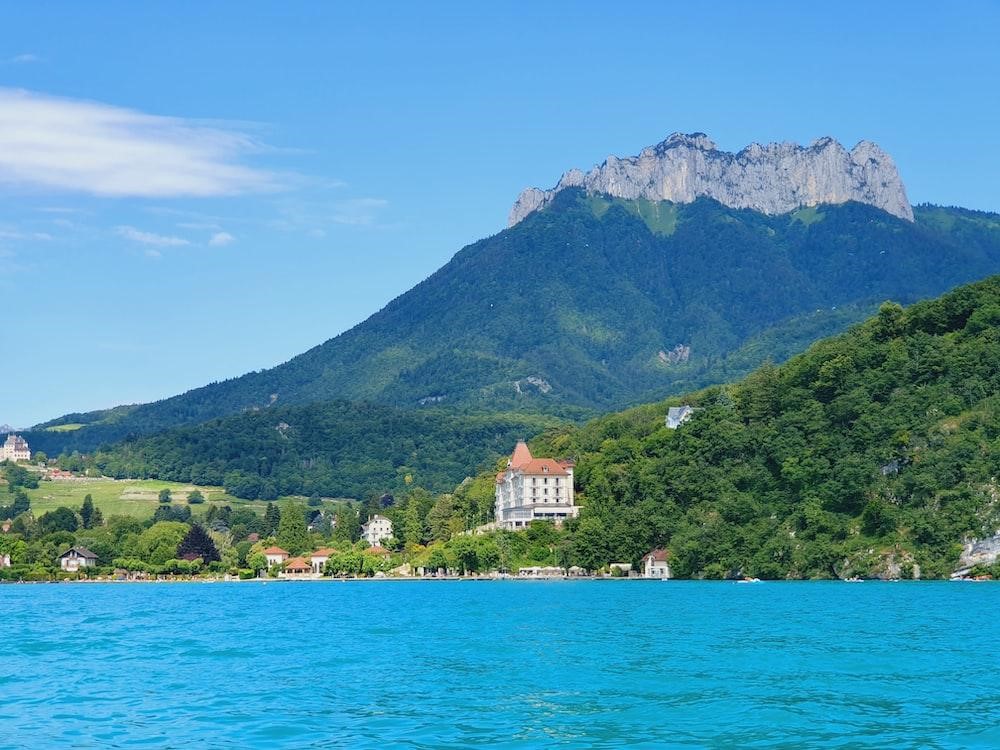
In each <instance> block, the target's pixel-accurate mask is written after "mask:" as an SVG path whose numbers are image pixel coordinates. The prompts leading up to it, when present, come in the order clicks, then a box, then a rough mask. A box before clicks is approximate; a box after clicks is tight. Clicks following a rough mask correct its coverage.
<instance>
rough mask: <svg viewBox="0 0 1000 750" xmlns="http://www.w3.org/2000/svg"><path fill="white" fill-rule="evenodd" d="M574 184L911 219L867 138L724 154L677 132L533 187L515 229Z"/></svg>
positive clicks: (782, 209) (605, 191) (603, 190)
mask: <svg viewBox="0 0 1000 750" xmlns="http://www.w3.org/2000/svg"><path fill="white" fill-rule="evenodd" d="M569 187H581V188H583V189H585V190H586V191H587V192H588V193H591V194H601V195H609V196H611V197H614V198H627V199H635V198H646V199H648V200H653V201H673V202H675V203H691V202H693V201H694V200H695V199H696V198H699V197H707V198H714V199H715V200H717V201H719V202H720V203H722V204H724V205H726V206H731V207H733V208H751V209H754V210H755V211H761V212H763V213H766V214H782V213H787V212H789V211H794V210H796V209H798V208H801V207H803V206H815V205H819V204H823V203H846V202H847V201H858V202H860V203H868V204H870V205H872V206H876V207H878V208H881V209H882V210H884V211H887V212H888V213H890V214H893V215H894V216H898V217H899V218H901V219H906V220H908V221H913V209H912V207H911V206H910V203H909V200H908V199H907V197H906V188H905V187H904V186H903V182H902V180H901V179H900V177H899V172H898V171H897V169H896V164H895V162H893V160H892V157H891V156H889V155H888V154H887V153H886V152H885V151H883V150H882V149H881V148H879V147H878V145H877V144H875V143H872V142H871V141H861V142H860V143H858V145H856V146H855V147H854V148H853V149H851V150H850V151H848V150H847V149H846V148H844V147H843V146H842V145H841V144H840V143H838V142H837V141H835V140H834V139H833V138H820V139H819V140H816V141H814V142H813V143H812V144H810V145H809V146H800V145H798V144H795V143H769V144H768V145H766V146H761V145H759V144H757V143H752V144H750V145H749V146H747V147H746V148H745V149H743V150H742V151H740V152H739V153H738V154H733V153H729V152H727V151H719V150H718V149H717V148H716V146H715V144H714V143H713V142H712V141H711V140H710V139H709V138H708V136H706V135H705V134H704V133H692V134H689V135H683V134H681V133H674V134H673V135H672V136H670V137H669V138H667V139H666V140H665V141H663V142H662V143H660V144H658V145H656V146H652V147H650V148H646V149H643V151H642V153H641V154H639V155H638V156H631V157H627V158H624V159H619V158H618V157H616V156H609V157H608V158H607V160H605V162H604V163H603V164H601V165H600V166H597V167H595V168H594V169H592V170H590V171H589V172H581V171H580V170H579V169H571V170H570V171H568V172H566V173H565V174H564V175H563V176H562V178H561V179H560V180H559V182H558V184H557V185H556V186H555V187H554V188H552V189H551V190H539V189H538V188H528V189H527V190H525V191H524V192H522V193H521V195H520V196H519V197H518V199H517V202H516V203H515V204H514V207H513V208H512V209H511V212H510V221H509V226H514V225H515V224H517V223H518V222H519V221H521V220H522V219H524V218H525V217H526V216H528V215H529V214H531V213H533V212H534V211H537V210H539V209H540V208H544V207H545V206H546V205H547V204H548V203H549V202H551V201H552V199H553V197H554V196H555V195H556V193H558V192H559V191H560V190H563V189H564V188H569Z"/></svg>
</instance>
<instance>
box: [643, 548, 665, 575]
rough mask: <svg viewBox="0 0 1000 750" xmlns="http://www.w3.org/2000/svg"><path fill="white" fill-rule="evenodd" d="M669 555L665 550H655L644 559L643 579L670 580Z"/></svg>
mask: <svg viewBox="0 0 1000 750" xmlns="http://www.w3.org/2000/svg"><path fill="white" fill-rule="evenodd" d="M669 557H670V555H669V553H668V552H667V551H666V550H665V549H654V550H653V551H652V552H647V553H646V554H645V555H644V556H643V558H642V576H643V578H670V563H669V561H668V558H669Z"/></svg>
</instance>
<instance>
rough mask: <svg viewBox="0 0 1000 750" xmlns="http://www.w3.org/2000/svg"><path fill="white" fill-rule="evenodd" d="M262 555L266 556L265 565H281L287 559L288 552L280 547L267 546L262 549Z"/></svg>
mask: <svg viewBox="0 0 1000 750" xmlns="http://www.w3.org/2000/svg"><path fill="white" fill-rule="evenodd" d="M264 557H266V558H267V567H269V568H273V567H274V566H275V565H281V563H283V562H284V561H285V560H287V559H288V553H287V552H285V550H283V549H281V547H268V548H267V549H266V550H264Z"/></svg>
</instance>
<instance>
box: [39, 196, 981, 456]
mask: <svg viewBox="0 0 1000 750" xmlns="http://www.w3.org/2000/svg"><path fill="white" fill-rule="evenodd" d="M916 216H917V221H916V222H915V223H910V222H906V221H901V220H899V219H896V218H894V217H892V216H890V215H888V214H886V213H884V212H881V211H879V210H877V209H874V208H872V207H870V206H865V205H860V204H845V205H841V206H823V207H819V208H814V209H808V210H804V211H797V212H794V213H792V214H788V215H784V216H765V215H762V214H758V213H755V212H753V211H747V210H735V209H730V208H726V207H724V206H722V205H720V204H718V203H716V202H714V201H710V200H699V201H697V202H695V203H693V204H689V205H673V204H651V203H649V202H636V203H630V202H626V201H618V200H605V199H601V198H593V197H591V198H585V197H584V196H583V195H582V193H580V192H579V191H574V190H566V191H563V192H562V193H560V195H559V196H558V198H557V200H556V201H555V202H554V203H553V204H552V205H551V206H550V207H548V208H547V209H546V210H544V211H541V212H539V213H537V214H535V215H532V216H531V217H529V218H528V219H527V220H525V221H523V222H521V223H520V224H518V225H517V226H515V227H513V228H511V229H509V230H506V231H504V232H501V233H499V234H497V235H495V236H493V237H489V238H486V239H484V240H481V241H480V242H477V243H475V244H473V245H470V246H468V247H466V248H465V249H463V250H462V251H461V252H459V253H458V254H457V255H456V256H455V257H454V258H453V259H452V260H451V261H450V262H449V263H448V264H446V265H445V266H444V267H443V268H441V269H440V270H439V271H438V272H436V273H435V274H433V275H432V276H431V277H430V278H428V279H427V280H425V281H424V282H422V283H420V284H418V285H417V286H416V287H414V288H413V289H411V290H410V291H409V292H407V293H406V294H404V295H402V296H400V297H399V298H397V299H395V300H393V301H392V302H390V303H389V304H388V305H386V307H385V308H384V309H382V310H381V311H379V312H378V313H376V314H375V315H373V316H372V317H371V318H369V319H368V320H366V321H365V322H363V323H361V324H360V325H358V326H357V327H355V328H354V329H352V330H350V331H348V332H346V333H344V334H342V335H340V336H338V337H336V338H334V339H331V340H329V341H327V342H326V343H324V344H322V345H320V346H317V347H315V348H313V349H311V350H309V351H308V352H305V353H304V354H302V355H300V356H298V357H296V358H294V359H292V360H291V361H289V362H288V363H286V364H284V365H281V366H279V367H276V368H274V369H271V370H267V371H262V372H256V373H250V374H248V375H245V376H243V377H241V378H236V379H233V380H229V381H225V382H222V383H214V384H211V385H209V386H206V387H204V388H199V389H196V390H193V391H190V392H188V393H186V394H182V395H180V396H176V397H174V398H170V399H166V400H164V401H160V402H157V403H154V404H147V405H142V406H135V407H123V408H120V409H114V410H109V411H108V412H103V413H95V414H90V415H87V414H83V415H81V414H74V415H67V416H66V417H64V418H61V419H59V420H53V421H52V422H50V423H46V425H44V426H43V427H49V428H51V427H55V426H58V425H61V424H72V425H77V424H83V425H84V426H83V427H80V428H78V429H74V430H70V431H63V432H59V431H49V430H45V429H41V430H39V431H37V432H34V433H31V434H29V436H28V437H29V440H30V441H31V443H32V445H33V447H36V448H37V449H42V450H45V451H46V452H48V453H50V454H56V453H59V452H61V451H62V450H65V449H70V450H72V449H74V448H75V449H80V450H92V449H93V448H95V447H96V446H98V445H100V444H101V443H105V442H110V441H116V440H120V439H122V438H126V437H130V436H131V437H134V436H140V435H145V434H150V433H154V432H157V431H160V430H162V429H165V428H168V427H172V426H177V425H183V424H193V423H199V422H203V421H205V420H209V419H213V418H217V417H221V416H225V415H230V414H236V413H240V412H243V411H246V410H250V409H273V408H274V406H275V405H277V406H279V407H280V406H283V405H293V404H304V403H310V402H315V401H322V400H329V399H333V398H338V399H341V398H342V399H348V400H370V401H373V402H378V403H383V404H390V405H395V406H400V407H405V408H424V407H426V406H428V405H433V406H435V407H439V408H449V409H452V410H470V409H471V410H478V411H496V410H505V411H511V410H515V411H519V412H522V413H524V412H534V413H547V414H551V415H558V416H561V417H567V418H578V417H580V416H582V415H584V414H587V413H591V414H592V413H594V412H595V411H605V410H607V409H610V408H621V407H623V406H626V405H628V404H632V403H637V402H639V401H641V400H643V399H651V398H661V397H664V396H666V395H668V394H670V393H678V392H682V391H683V390H685V389H689V388H694V387H700V386H703V385H706V384H709V383H713V382H721V381H722V380H725V379H727V378H732V377H737V376H739V375H742V374H744V373H746V372H748V371H749V369H751V368H752V367H754V366H756V365H758V364H760V363H761V362H762V361H764V360H766V359H768V358H770V359H772V360H775V361H778V360H780V359H782V358H783V357H784V356H785V355H787V354H788V353H790V352H792V351H801V349H802V348H804V347H805V346H806V345H807V344H808V343H810V342H811V341H813V340H815V337H816V336H817V335H823V334H828V333H830V332H833V331H835V330H842V327H843V326H844V325H846V324H849V323H850V322H852V321H855V320H858V319H860V316H862V315H863V314H864V312H865V311H866V310H869V309H871V306H872V305H874V304H878V303H880V302H881V301H883V300H886V299H892V300H896V301H899V302H902V303H909V302H913V301H915V300H918V299H921V298H925V297H929V296H933V295H935V294H939V293H941V292H943V291H945V290H947V289H949V288H952V287H953V286H955V285H957V284H959V283H963V282H968V281H972V280H975V279H978V278H982V277H984V276H986V275H989V274H990V273H996V272H997V271H1000V221H998V217H997V216H996V215H994V214H982V213H977V212H970V211H963V210H961V209H947V208H938V207H922V208H918V209H917V212H916ZM811 316H813V318H814V319H812V320H811V322H810V317H811ZM803 322H804V323H805V324H804V325H800V323H803ZM754 343H756V344H757V345H753V344H754ZM734 355H736V356H735V357H734Z"/></svg>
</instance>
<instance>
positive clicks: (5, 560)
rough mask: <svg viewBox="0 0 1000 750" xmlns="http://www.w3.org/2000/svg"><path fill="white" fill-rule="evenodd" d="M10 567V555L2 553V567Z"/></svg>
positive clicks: (0, 557)
mask: <svg viewBox="0 0 1000 750" xmlns="http://www.w3.org/2000/svg"><path fill="white" fill-rule="evenodd" d="M9 567H10V555H0V568H9Z"/></svg>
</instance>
